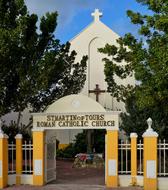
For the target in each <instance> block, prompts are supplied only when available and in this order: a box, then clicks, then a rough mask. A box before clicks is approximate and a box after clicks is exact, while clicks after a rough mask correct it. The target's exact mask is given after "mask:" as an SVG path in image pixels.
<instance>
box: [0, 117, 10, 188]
mask: <svg viewBox="0 0 168 190" xmlns="http://www.w3.org/2000/svg"><path fill="white" fill-rule="evenodd" d="M1 126H2V121H1V120H0V189H3V188H4V187H6V186H7V183H8V136H7V135H6V134H4V133H3V131H2V130H1Z"/></svg>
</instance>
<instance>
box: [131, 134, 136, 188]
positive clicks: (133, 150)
mask: <svg viewBox="0 0 168 190" xmlns="http://www.w3.org/2000/svg"><path fill="white" fill-rule="evenodd" d="M130 137H131V178H132V180H131V184H132V185H136V184H137V137H138V136H137V134H136V133H131V135H130Z"/></svg>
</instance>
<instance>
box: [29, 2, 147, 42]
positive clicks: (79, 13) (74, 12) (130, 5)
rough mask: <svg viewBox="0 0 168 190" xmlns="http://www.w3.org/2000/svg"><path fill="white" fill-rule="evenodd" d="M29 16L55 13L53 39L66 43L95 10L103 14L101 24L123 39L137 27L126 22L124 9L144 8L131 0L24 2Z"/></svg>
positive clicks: (135, 30) (144, 9)
mask: <svg viewBox="0 0 168 190" xmlns="http://www.w3.org/2000/svg"><path fill="white" fill-rule="evenodd" d="M26 5H27V7H28V10H29V12H30V13H36V14H38V16H39V17H41V16H42V15H44V14H45V13H46V12H51V11H58V14H59V17H58V26H57V29H56V32H55V36H56V38H58V39H60V40H61V42H62V43H64V42H66V41H68V40H70V39H71V38H73V37H74V36H75V35H77V34H78V33H79V32H80V31H81V30H83V29H84V28H85V27H86V26H87V25H88V24H90V23H91V22H92V20H93V18H92V16H91V13H92V12H93V11H94V9H95V8H98V9H99V10H100V11H101V12H103V17H102V18H101V21H102V22H103V23H105V24H106V25H107V26H109V27H110V28H111V29H112V30H113V31H114V32H116V33H118V34H119V35H120V36H123V35H124V34H125V33H127V32H132V33H133V34H134V35H136V34H137V26H135V25H133V24H131V23H130V20H129V18H128V17H127V15H126V11H127V10H128V9H130V10H134V11H135V12H141V13H146V12H147V9H146V7H144V6H142V5H140V4H138V3H136V1H135V0H47V1H46V0H26Z"/></svg>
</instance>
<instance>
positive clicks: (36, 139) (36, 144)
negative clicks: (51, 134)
mask: <svg viewBox="0 0 168 190" xmlns="http://www.w3.org/2000/svg"><path fill="white" fill-rule="evenodd" d="M32 131H33V168H34V172H33V185H37V186H43V185H44V184H45V169H44V161H45V132H44V130H41V129H37V130H36V129H34V130H32Z"/></svg>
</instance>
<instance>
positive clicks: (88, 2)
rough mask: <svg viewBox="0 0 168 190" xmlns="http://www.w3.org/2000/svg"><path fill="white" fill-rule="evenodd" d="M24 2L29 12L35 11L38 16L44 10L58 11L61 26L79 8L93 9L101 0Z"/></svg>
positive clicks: (68, 21)
mask: <svg viewBox="0 0 168 190" xmlns="http://www.w3.org/2000/svg"><path fill="white" fill-rule="evenodd" d="M25 2H26V5H27V7H28V10H29V11H30V13H36V14H38V16H40V17H41V16H42V15H44V14H45V13H46V12H51V11H58V14H59V17H58V23H59V25H62V26H64V25H65V24H67V23H70V22H71V21H72V19H73V17H74V16H75V15H76V14H77V13H78V11H80V10H81V9H83V10H85V9H88V10H93V9H95V8H96V7H97V6H98V5H99V6H101V5H102V4H103V3H102V0H94V1H93V0H47V1H46V0H25Z"/></svg>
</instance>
